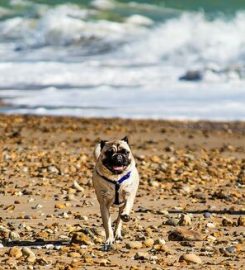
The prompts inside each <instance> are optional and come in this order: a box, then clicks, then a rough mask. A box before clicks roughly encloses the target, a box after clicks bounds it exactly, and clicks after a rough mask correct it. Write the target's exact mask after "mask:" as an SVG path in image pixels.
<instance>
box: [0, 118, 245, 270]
mask: <svg viewBox="0 0 245 270" xmlns="http://www.w3.org/2000/svg"><path fill="white" fill-rule="evenodd" d="M125 135H128V136H129V140H130V145H131V147H132V150H133V153H134V155H135V157H136V160H137V166H138V170H139V173H140V176H141V179H140V187H139V191H138V194H137V198H136V202H135V205H134V211H133V212H132V215H131V221H130V222H129V223H127V224H124V227H123V231H124V240H123V241H122V242H117V243H115V245H114V249H113V250H112V251H110V252H107V253H105V252H102V251H101V245H102V243H103V241H104V232H103V228H102V224H101V218H100V213H99V205H98V203H97V201H96V197H95V194H94V190H93V187H92V183H91V175H92V170H93V166H94V160H93V147H94V145H95V143H96V142H97V141H98V140H99V139H111V138H121V137H124V136H125ZM0 150H1V155H0V172H1V173H0V178H1V182H0V183H1V186H0V199H1V201H0V207H1V208H0V210H1V216H0V235H1V236H0V240H1V242H2V245H1V248H0V269H181V268H182V269H244V268H243V267H244V265H245V240H244V238H245V237H244V236H245V230H244V228H245V192H244V190H245V123H244V122H232V123H218V122H217V123H215V122H187V121H186V122H178V121H151V120H121V119H82V118H69V117H45V116H42V117H36V116H6V115H0ZM74 181H77V182H78V183H79V184H80V186H81V187H82V190H79V189H77V188H76V187H74ZM116 212H117V208H113V209H112V213H113V217H115V215H116ZM71 238H73V242H72V243H70V239H71ZM12 241H16V242H12ZM28 241H29V242H28ZM33 241H36V243H33ZM45 241H46V242H45ZM45 244H46V245H45ZM14 245H16V246H17V248H13V247H11V246H14ZM24 245H29V248H30V250H29V251H31V252H33V253H34V254H32V255H30V254H29V253H28V252H29V251H28V249H27V250H26V249H23V246H24ZM189 253H191V255H187V254H189Z"/></svg>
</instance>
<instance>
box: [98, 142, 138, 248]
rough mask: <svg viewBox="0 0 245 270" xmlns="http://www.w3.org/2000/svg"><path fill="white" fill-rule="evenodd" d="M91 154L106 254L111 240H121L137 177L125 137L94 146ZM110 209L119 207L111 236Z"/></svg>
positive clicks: (135, 188)
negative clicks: (93, 161)
mask: <svg viewBox="0 0 245 270" xmlns="http://www.w3.org/2000/svg"><path fill="white" fill-rule="evenodd" d="M94 154H95V162H96V163H95V168H94V172H93V185H94V189H95V193H96V196H97V199H98V202H99V204H100V212H101V217H102V222H103V226H104V229H105V233H106V241H105V243H104V245H103V248H102V249H103V250H104V251H108V250H110V249H111V247H112V244H113V242H114V240H122V222H128V221H129V220H130V211H131V209H132V207H133V203H134V199H135V196H136V192H137V189H138V186H139V174H138V170H137V169H136V164H135V159H134V157H133V154H132V152H131V149H130V147H129V144H128V138H127V137H124V138H123V139H121V140H112V141H101V142H100V143H99V144H97V145H96V147H95V151H94ZM111 206H117V207H119V213H118V217H117V219H116V222H115V223H116V224H115V233H114V232H113V230H112V221H111V216H110V207H111Z"/></svg>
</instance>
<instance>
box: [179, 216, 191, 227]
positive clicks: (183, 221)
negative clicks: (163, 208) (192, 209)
mask: <svg viewBox="0 0 245 270" xmlns="http://www.w3.org/2000/svg"><path fill="white" fill-rule="evenodd" d="M178 224H179V225H181V226H190V225H191V217H190V216H189V215H186V214H182V215H181V217H180V220H179V223H178Z"/></svg>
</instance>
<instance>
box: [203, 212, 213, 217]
mask: <svg viewBox="0 0 245 270" xmlns="http://www.w3.org/2000/svg"><path fill="white" fill-rule="evenodd" d="M203 216H204V217H205V218H210V217H211V216H212V214H211V213H209V212H205V213H204V214H203Z"/></svg>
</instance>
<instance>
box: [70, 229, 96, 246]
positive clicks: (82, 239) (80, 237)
mask: <svg viewBox="0 0 245 270" xmlns="http://www.w3.org/2000/svg"><path fill="white" fill-rule="evenodd" d="M71 242H72V243H75V244H80V245H88V246H90V245H92V242H91V240H90V238H89V237H88V236H87V235H86V234H84V233H82V232H77V233H74V234H73V235H72V239H71Z"/></svg>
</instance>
